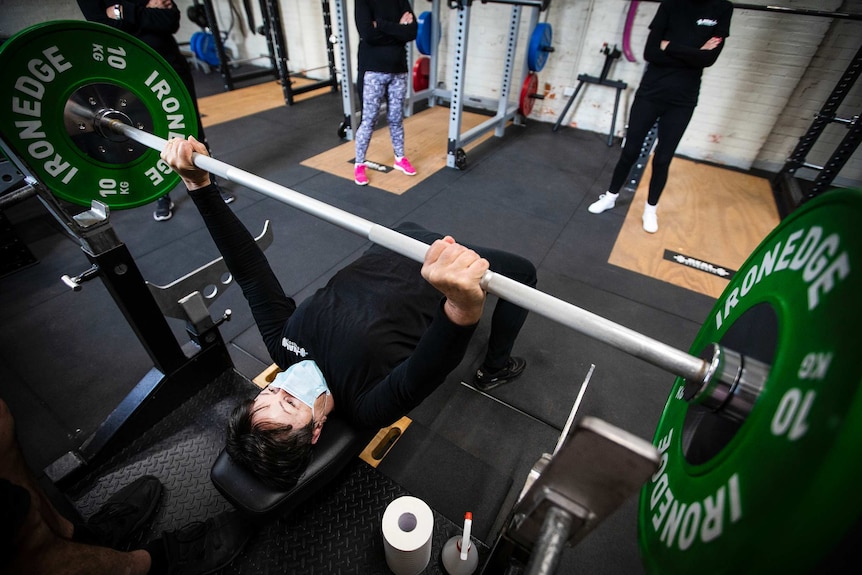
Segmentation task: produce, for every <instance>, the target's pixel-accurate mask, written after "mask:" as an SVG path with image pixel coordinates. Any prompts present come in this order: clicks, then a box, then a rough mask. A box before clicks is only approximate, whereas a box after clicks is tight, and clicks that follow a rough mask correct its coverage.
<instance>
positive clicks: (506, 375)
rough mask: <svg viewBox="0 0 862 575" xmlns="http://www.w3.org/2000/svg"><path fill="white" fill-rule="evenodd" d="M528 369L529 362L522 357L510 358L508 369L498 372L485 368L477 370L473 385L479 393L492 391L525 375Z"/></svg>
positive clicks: (507, 364) (504, 368) (507, 363)
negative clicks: (525, 370)
mask: <svg viewBox="0 0 862 575" xmlns="http://www.w3.org/2000/svg"><path fill="white" fill-rule="evenodd" d="M526 367H527V360H525V359H524V358H522V357H510V358H509V361H507V362H506V367H503V368H501V369H498V370H497V371H488V370H487V369H486V368H485V367H484V366H483V367H480V368H479V369H478V370H476V376H475V377H474V378H473V385H474V386H475V387H476V389H478V390H479V391H490V390H492V389H494V388H495V387H499V386H501V385H503V384H504V383H509V382H510V381H512V380H513V379H516V378H517V377H518V376H519V375H521V374H522V373H524V369H525V368H526Z"/></svg>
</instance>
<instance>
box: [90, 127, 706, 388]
mask: <svg viewBox="0 0 862 575" xmlns="http://www.w3.org/2000/svg"><path fill="white" fill-rule="evenodd" d="M82 112H83V111H82ZM87 115H89V111H88V113H87ZM93 121H94V123H96V124H97V126H96V127H97V128H99V129H103V128H107V129H108V130H110V131H112V132H115V133H117V134H122V135H124V136H126V137H127V138H129V139H132V140H135V141H136V142H139V143H141V144H143V145H145V146H147V147H150V148H152V149H154V150H159V151H161V150H163V149H164V148H165V146H166V145H167V140H165V139H163V138H160V137H158V136H155V135H153V134H150V133H148V132H145V131H143V130H138V129H137V128H134V127H132V126H129V125H127V124H125V123H123V122H121V121H119V120H115V119H110V118H107V117H106V116H105V114H99V115H98V116H97V117H96V118H94V119H93ZM193 161H194V163H195V165H196V166H197V167H199V168H201V169H202V170H206V171H208V172H210V173H212V174H215V175H216V176H219V177H222V178H224V179H226V180H229V181H231V182H234V183H236V184H239V185H241V186H245V187H247V188H249V189H252V190H255V191H257V192H260V193H262V194H264V195H266V196H269V197H271V198H274V199H276V200H279V201H281V202H283V203H286V204H288V205H290V206H293V207H295V208H297V209H299V210H301V211H304V212H306V213H308V214H311V215H313V216H316V217H318V218H320V219H322V220H324V221H327V222H329V223H331V224H335V225H337V226H339V227H341V228H344V229H345V230H348V231H351V232H353V233H355V234H358V235H360V236H363V237H365V238H367V239H368V240H370V241H372V242H374V243H375V244H378V245H381V246H383V247H385V248H388V249H390V250H392V251H394V252H397V253H399V254H401V255H403V256H406V257H408V258H410V259H413V260H415V261H417V262H420V263H421V262H423V261H424V260H425V252H426V251H427V250H428V247H429V246H428V245H427V244H425V243H423V242H420V241H418V240H415V239H413V238H410V237H408V236H406V235H404V234H401V233H399V232H396V231H394V230H391V229H389V228H387V227H384V226H381V225H379V224H375V223H373V222H371V221H369V220H366V219H363V218H361V217H359V216H356V215H354V214H351V213H349V212H346V211H344V210H341V209H339V208H336V207H334V206H331V205H329V204H326V203H324V202H321V201H318V200H315V199H314V198H310V197H308V196H305V195H303V194H300V193H299V192H297V191H294V190H291V189H290V188H286V187H284V186H281V185H279V184H276V183H274V182H271V181H269V180H266V179H264V178H261V177H260V176H256V175H254V174H252V173H250V172H247V171H245V170H241V169H239V168H236V167H234V166H231V165H230V164H226V163H224V162H222V161H220V160H216V159H215V158H212V157H209V156H205V155H201V154H195V155H194V156H193ZM481 285H482V287H483V289H485V291H487V292H488V293H490V294H493V295H496V296H499V297H501V298H503V299H505V300H507V301H510V302H512V303H514V304H516V305H519V306H521V307H523V308H524V309H527V310H529V311H532V312H535V313H538V314H539V315H542V316H545V317H547V318H548V319H551V320H554V321H556V322H558V323H560V324H562V325H565V326H567V327H570V328H572V329H574V330H575V331H578V332H580V333H583V334H585V335H588V336H590V337H592V338H594V339H597V340H599V341H602V342H604V343H607V344H609V345H611V346H613V347H615V348H617V349H620V350H622V351H624V352H626V353H628V354H630V355H632V356H634V357H637V358H640V359H642V360H644V361H647V362H648V363H651V364H653V365H655V366H658V367H661V368H663V369H665V370H667V371H669V372H670V373H673V374H674V375H677V376H679V377H682V378H685V379H686V380H687V381H690V382H692V383H694V382H706V381H707V380H708V378H709V377H710V375H711V373H712V370H711V369H710V364H709V363H708V362H706V361H704V360H703V359H700V358H697V357H694V356H692V355H690V354H688V353H686V352H684V351H681V350H679V349H676V348H674V347H672V346H669V345H667V344H665V343H662V342H660V341H658V340H655V339H652V338H650V337H648V336H646V335H643V334H641V333H639V332H636V331H634V330H632V329H629V328H627V327H624V326H622V325H619V324H617V323H614V322H612V321H610V320H608V319H605V318H603V317H601V316H599V315H596V314H594V313H592V312H589V311H586V310H584V309H582V308H579V307H577V306H575V305H572V304H570V303H567V302H564V301H562V300H560V299H558V298H556V297H553V296H551V295H548V294H546V293H544V292H542V291H539V290H537V289H534V288H531V287H529V286H526V285H524V284H522V283H519V282H516V281H515V280H513V279H510V278H507V277H505V276H502V275H500V274H497V273H494V272H493V271H491V270H488V271H487V272H485V275H484V277H483V278H482V280H481Z"/></svg>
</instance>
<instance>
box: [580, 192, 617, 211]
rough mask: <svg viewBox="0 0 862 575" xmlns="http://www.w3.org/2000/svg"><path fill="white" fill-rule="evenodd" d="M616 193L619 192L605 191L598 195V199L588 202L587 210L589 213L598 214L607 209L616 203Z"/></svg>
mask: <svg viewBox="0 0 862 575" xmlns="http://www.w3.org/2000/svg"><path fill="white" fill-rule="evenodd" d="M618 195H619V194H612V193H610V192H606V193H604V194H602V195H601V196H599V199H598V200H596V201H595V202H593V203H592V204H590V207H588V208H587V210H589V212H590V213H591V214H600V213H602V212H604V211H607V210H609V209H611V208H612V207H614V205H616V203H617V196H618Z"/></svg>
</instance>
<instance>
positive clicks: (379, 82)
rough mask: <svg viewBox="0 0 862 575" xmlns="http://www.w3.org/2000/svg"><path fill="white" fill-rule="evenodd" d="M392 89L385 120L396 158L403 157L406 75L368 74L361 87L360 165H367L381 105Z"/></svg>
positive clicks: (358, 140)
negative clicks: (369, 145) (367, 153)
mask: <svg viewBox="0 0 862 575" xmlns="http://www.w3.org/2000/svg"><path fill="white" fill-rule="evenodd" d="M387 86H388V87H389V100H388V102H387V108H386V120H387V121H388V122H389V135H390V137H391V138H392V148H393V150H394V151H395V155H396V156H399V157H401V156H403V155H404V97H405V96H406V95H407V73H406V72H405V73H402V74H386V73H383V72H365V78H364V82H363V87H362V122H361V123H360V124H359V129H357V130H356V159H355V162H356V163H357V164H361V163H363V162H364V161H365V152H367V151H368V144H370V143H371V134H372V132H374V122H375V121H376V120H377V113H378V112H379V111H380V103H381V102H382V101H383V96H384V94H385V93H386V88H387Z"/></svg>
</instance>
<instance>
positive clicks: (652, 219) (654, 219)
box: [643, 212, 658, 234]
mask: <svg viewBox="0 0 862 575" xmlns="http://www.w3.org/2000/svg"><path fill="white" fill-rule="evenodd" d="M643 221H644V231H645V232H649V233H651V234H654V233H656V232H657V231H658V216H656V215H655V214H654V213H652V214H648V213H646V212H644V215H643Z"/></svg>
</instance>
